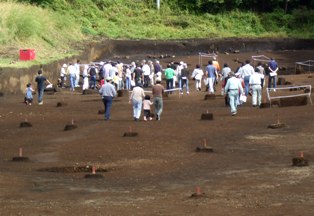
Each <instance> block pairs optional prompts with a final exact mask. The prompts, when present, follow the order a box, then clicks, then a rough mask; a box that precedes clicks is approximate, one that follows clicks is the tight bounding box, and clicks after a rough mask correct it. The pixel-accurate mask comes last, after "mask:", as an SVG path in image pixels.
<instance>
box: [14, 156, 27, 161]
mask: <svg viewBox="0 0 314 216" xmlns="http://www.w3.org/2000/svg"><path fill="white" fill-rule="evenodd" d="M12 161H13V162H28V161H29V158H28V157H22V156H18V157H13V158H12Z"/></svg>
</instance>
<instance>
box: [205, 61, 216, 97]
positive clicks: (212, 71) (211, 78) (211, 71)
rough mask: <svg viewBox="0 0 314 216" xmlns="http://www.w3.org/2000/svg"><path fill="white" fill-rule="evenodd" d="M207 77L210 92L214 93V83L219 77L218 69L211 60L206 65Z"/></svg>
mask: <svg viewBox="0 0 314 216" xmlns="http://www.w3.org/2000/svg"><path fill="white" fill-rule="evenodd" d="M206 77H207V85H208V93H210V94H214V84H215V80H216V78H217V77H218V74H217V69H216V67H214V66H213V61H211V60H209V61H208V65H207V67H206Z"/></svg>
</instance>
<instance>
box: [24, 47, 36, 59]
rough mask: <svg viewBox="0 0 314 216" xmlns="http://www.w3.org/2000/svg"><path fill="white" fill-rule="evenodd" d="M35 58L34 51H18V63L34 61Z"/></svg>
mask: <svg viewBox="0 0 314 216" xmlns="http://www.w3.org/2000/svg"><path fill="white" fill-rule="evenodd" d="M35 57H36V54H35V50H34V49H20V61H29V60H34V59H35Z"/></svg>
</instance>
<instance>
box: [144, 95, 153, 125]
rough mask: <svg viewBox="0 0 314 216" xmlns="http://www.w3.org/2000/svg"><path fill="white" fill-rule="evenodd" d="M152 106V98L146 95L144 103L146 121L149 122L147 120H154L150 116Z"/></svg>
mask: <svg viewBox="0 0 314 216" xmlns="http://www.w3.org/2000/svg"><path fill="white" fill-rule="evenodd" d="M152 104H153V102H151V101H150V96H149V95H145V98H144V101H143V109H144V121H147V119H149V120H152V117H151V116H150V106H151V105H152Z"/></svg>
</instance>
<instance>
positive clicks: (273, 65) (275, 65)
mask: <svg viewBox="0 0 314 216" xmlns="http://www.w3.org/2000/svg"><path fill="white" fill-rule="evenodd" d="M268 67H270V69H271V70H272V71H275V70H276V69H277V68H278V65H277V62H276V61H275V60H271V61H270V62H269V63H268Z"/></svg>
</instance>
